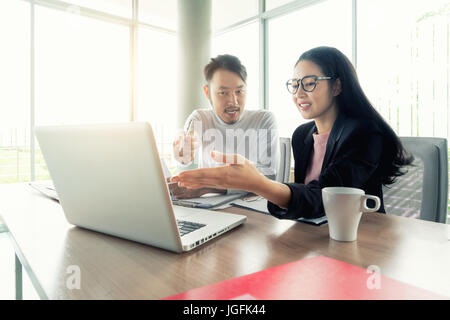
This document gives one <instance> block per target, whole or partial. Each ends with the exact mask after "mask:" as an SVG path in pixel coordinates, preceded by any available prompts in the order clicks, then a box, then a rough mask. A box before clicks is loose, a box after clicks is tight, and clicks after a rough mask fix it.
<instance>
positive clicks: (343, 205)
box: [322, 187, 381, 241]
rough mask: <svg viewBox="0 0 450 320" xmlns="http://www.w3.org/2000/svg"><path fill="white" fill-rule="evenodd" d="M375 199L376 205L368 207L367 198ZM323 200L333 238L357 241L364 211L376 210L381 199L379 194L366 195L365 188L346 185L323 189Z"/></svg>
mask: <svg viewBox="0 0 450 320" xmlns="http://www.w3.org/2000/svg"><path fill="white" fill-rule="evenodd" d="M368 199H372V200H374V201H375V207H374V208H369V207H367V200H368ZM322 201H323V206H324V208H325V214H326V216H327V218H328V227H329V230H330V237H331V239H334V240H337V241H355V240H356V237H357V232H358V225H359V221H360V220H361V215H362V212H375V211H377V210H378V209H380V205H381V201H380V198H378V197H377V196H371V195H366V194H365V192H364V190H361V189H356V188H346V187H329V188H323V189H322Z"/></svg>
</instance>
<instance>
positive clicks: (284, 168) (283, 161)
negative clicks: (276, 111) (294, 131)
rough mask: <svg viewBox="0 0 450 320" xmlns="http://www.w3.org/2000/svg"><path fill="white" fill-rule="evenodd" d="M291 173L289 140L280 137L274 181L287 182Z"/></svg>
mask: <svg viewBox="0 0 450 320" xmlns="http://www.w3.org/2000/svg"><path fill="white" fill-rule="evenodd" d="M290 173H291V139H290V138H284V137H280V163H279V166H278V172H277V177H276V181H278V182H284V183H287V182H289V176H290Z"/></svg>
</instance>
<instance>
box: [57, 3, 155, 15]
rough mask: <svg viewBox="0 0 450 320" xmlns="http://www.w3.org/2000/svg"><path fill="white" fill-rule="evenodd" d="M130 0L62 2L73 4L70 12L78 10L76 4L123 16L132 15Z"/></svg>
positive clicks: (69, 9)
mask: <svg viewBox="0 0 450 320" xmlns="http://www.w3.org/2000/svg"><path fill="white" fill-rule="evenodd" d="M132 1H133V0H64V2H67V3H69V4H73V6H71V7H69V8H68V11H71V12H75V13H76V12H77V10H78V8H77V6H80V7H85V8H89V9H94V10H97V11H101V12H105V13H109V14H113V15H117V16H121V17H124V18H131V17H132V14H133V11H132ZM144 1H148V0H144ZM141 2H142V0H141Z"/></svg>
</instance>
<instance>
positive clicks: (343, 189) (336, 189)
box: [322, 187, 366, 195]
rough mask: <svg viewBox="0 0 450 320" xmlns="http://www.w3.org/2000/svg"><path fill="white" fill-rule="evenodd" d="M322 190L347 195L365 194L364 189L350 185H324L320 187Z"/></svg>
mask: <svg viewBox="0 0 450 320" xmlns="http://www.w3.org/2000/svg"><path fill="white" fill-rule="evenodd" d="M322 192H326V193H329V194H348V195H365V194H366V193H365V191H364V190H362V189H358V188H350V187H326V188H323V189H322Z"/></svg>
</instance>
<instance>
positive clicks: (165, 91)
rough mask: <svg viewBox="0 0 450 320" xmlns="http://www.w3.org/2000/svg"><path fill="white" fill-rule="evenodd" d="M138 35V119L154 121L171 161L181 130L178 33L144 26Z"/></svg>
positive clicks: (162, 148) (161, 149)
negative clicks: (159, 30) (177, 114)
mask: <svg viewBox="0 0 450 320" xmlns="http://www.w3.org/2000/svg"><path fill="white" fill-rule="evenodd" d="M138 37H139V38H138V46H139V48H138V68H137V77H138V89H137V92H138V103H137V112H136V113H137V120H140V121H148V122H150V123H151V125H152V128H153V131H154V134H155V138H156V141H158V142H159V146H158V147H159V152H160V154H161V156H162V157H164V158H165V159H166V161H167V162H169V161H171V160H170V159H171V154H172V142H173V139H174V136H175V133H176V129H177V128H176V121H175V120H176V113H177V54H176V46H177V42H176V35H175V34H169V33H164V32H157V31H154V30H151V29H148V28H144V27H142V28H139V31H138ZM155 44H158V45H157V46H155ZM199 90H200V89H199Z"/></svg>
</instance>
